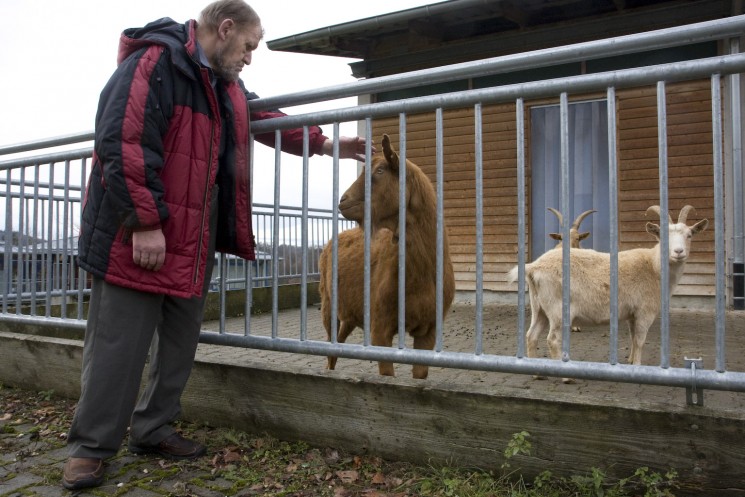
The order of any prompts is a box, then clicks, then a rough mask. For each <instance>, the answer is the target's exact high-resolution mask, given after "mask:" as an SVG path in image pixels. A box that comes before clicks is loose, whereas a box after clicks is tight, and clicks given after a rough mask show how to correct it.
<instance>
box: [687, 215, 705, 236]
mask: <svg viewBox="0 0 745 497" xmlns="http://www.w3.org/2000/svg"><path fill="white" fill-rule="evenodd" d="M708 226H709V220H708V219H702V220H701V221H699V222H697V223H696V224H694V225H693V226H691V233H693V234H694V235H695V234H696V233H699V232H701V231H704V230H705V229H706V228H707V227H708Z"/></svg>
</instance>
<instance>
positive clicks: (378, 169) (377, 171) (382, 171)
mask: <svg viewBox="0 0 745 497" xmlns="http://www.w3.org/2000/svg"><path fill="white" fill-rule="evenodd" d="M384 172H385V168H382V167H379V168H377V169H376V170H375V174H383V173H384Z"/></svg>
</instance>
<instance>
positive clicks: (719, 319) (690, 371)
mask: <svg viewBox="0 0 745 497" xmlns="http://www.w3.org/2000/svg"><path fill="white" fill-rule="evenodd" d="M743 28H745V16H739V17H732V18H728V19H723V20H718V21H711V22H706V23H700V24H695V25H691V26H687V27H685V29H683V28H674V29H665V30H659V31H655V32H649V33H643V34H638V35H633V36H624V37H618V38H614V39H609V40H600V41H597V42H588V43H581V44H577V45H571V46H567V47H559V48H552V49H550V50H539V51H536V52H530V53H527V54H517V55H513V56H506V57H497V58H494V59H489V60H486V61H478V62H473V63H463V64H455V65H452V66H447V67H444V68H437V69H432V70H421V71H415V72H412V73H406V74H401V75H393V76H387V77H381V78H375V79H371V80H366V81H360V82H358V83H354V84H349V85H340V86H336V87H330V88H323V89H319V90H315V91H313V90H311V91H308V92H303V93H302V94H293V95H282V96H278V97H273V98H267V99H260V100H257V101H255V102H252V105H253V107H254V108H255V109H262V108H272V107H275V106H277V105H279V106H283V107H287V106H289V105H299V104H306V103H309V102H313V101H319V100H328V99H333V98H342V97H347V96H350V95H362V94H369V93H373V94H374V93H377V92H383V91H390V90H394V89H402V88H409V87H416V86H421V85H424V84H431V83H435V82H446V81H453V80H459V79H464V78H469V77H477V76H486V75H493V74H499V73H505V72H510V71H514V70H517V69H520V68H526V67H536V66H547V65H553V64H561V63H565V62H570V61H578V60H588V59H592V58H600V57H608V56H611V55H621V54H629V53H634V52H639V51H645V50H653V49H657V48H666V47H672V46H680V45H686V44H690V43H696V42H701V41H710V40H725V41H726V40H728V39H729V38H730V37H738V36H739V35H740V33H741V32H742V29H743ZM738 52H739V51H738V50H736V49H733V50H732V53H731V54H729V55H722V56H717V57H710V58H704V59H697V60H688V61H684V62H676V63H670V64H661V65H654V66H646V67H643V68H635V69H626V70H619V71H611V72H604V73H595V74H583V75H579V76H572V77H564V78H557V79H549V80H542V81H530V82H525V83H520V84H512V85H505V86H498V87H491V88H483V89H475V90H467V91H460V92H453V93H446V94H440V95H435V96H424V97H415V98H409V99H404V100H397V101H388V102H383V103H373V104H366V105H359V106H356V107H350V108H341V109H335V110H327V111H323V112H317V113H312V114H302V115H295V116H288V117H282V118H276V119H270V120H266V121H261V122H256V123H253V132H254V133H266V132H271V131H275V132H277V130H280V129H288V128H297V127H304V126H309V125H311V124H329V123H330V124H333V126H334V137H335V138H336V137H338V135H339V124H340V123H343V122H349V121H361V122H364V123H365V126H364V127H365V129H366V130H367V136H366V138H367V140H368V143H369V142H370V141H371V139H372V136H371V134H370V129H371V126H372V120H373V119H378V118H388V117H392V116H398V117H399V136H400V156H401V161H402V162H403V161H404V160H405V157H406V118H407V116H409V115H413V114H417V113H423V112H435V113H436V131H435V135H436V136H435V138H436V151H435V154H436V167H437V173H436V174H437V187H438V189H437V194H438V198H437V200H438V235H437V244H438V250H439V251H440V252H439V257H438V264H437V266H438V267H437V274H436V278H437V282H438V288H441V287H442V286H441V285H442V278H443V274H442V266H441V262H442V252H441V245H442V239H443V222H442V221H443V214H442V205H443V190H442V179H443V174H444V164H443V157H442V147H443V138H442V136H443V126H444V124H443V118H442V116H443V111H444V110H446V109H455V108H458V109H463V108H470V109H472V110H473V112H474V115H475V116H476V117H475V122H474V129H475V130H476V131H475V136H474V141H475V150H476V180H475V191H476V192H479V193H478V194H477V195H476V199H475V205H476V212H477V215H476V225H477V238H476V239H477V243H476V245H477V246H476V268H475V273H476V286H475V288H474V290H475V296H476V318H475V336H476V337H477V338H476V340H477V342H479V343H477V344H476V347H475V353H462V352H451V351H448V350H443V348H442V343H443V340H442V333H443V331H442V330H443V327H442V319H441V316H440V315H438V321H437V341H436V346H435V349H434V350H433V351H428V350H416V349H410V348H406V346H405V345H404V341H403V333H399V342H398V346H396V344H395V343H394V347H392V348H382V347H376V346H371V345H369V344H370V304H369V302H370V291H371V290H370V287H369V271H370V268H369V264H370V259H369V252H370V249H369V247H370V245H369V244H370V235H369V234H368V235H367V236H366V251H365V252H366V267H365V281H366V285H365V293H364V298H365V302H366V306H365V330H364V333H365V338H364V343H363V344H362V345H357V344H342V343H338V342H337V341H336V339H335V337H336V330H335V329H333V330H332V333H331V334H332V338H331V340H330V341H329V342H322V341H312V340H307V339H306V338H305V336H306V335H305V333H306V327H307V323H306V320H305V317H304V316H303V315H301V332H300V336H299V337H298V339H292V338H279V337H277V332H276V329H273V330H272V336H271V337H265V336H257V335H255V334H252V333H251V331H250V317H247V319H246V329H245V334H244V335H243V336H240V335H235V334H228V333H225V332H224V330H222V329H221V331H220V333H205V334H203V337H202V340H203V341H204V342H207V343H214V344H229V345H235V346H241V347H252V348H260V349H267V350H275V351H285V352H295V353H305V354H316V355H328V356H337V357H346V358H356V359H365V360H375V361H390V362H397V363H409V364H426V365H430V366H440V367H448V368H461V369H474V370H484V371H494V372H507V373H521V374H533V375H548V376H558V377H569V378H581V379H593V380H607V381H621V382H632V383H640V384H655V385H668V386H677V387H683V388H686V389H688V390H690V389H691V386H692V385H696V388H706V389H716V390H732V391H740V392H743V391H745V372H741V371H728V370H727V368H726V366H725V364H724V359H723V358H724V350H725V349H724V336H725V329H724V323H725V316H724V314H725V301H724V298H725V277H726V274H725V269H724V265H723V261H725V259H726V256H725V251H724V223H723V211H724V205H723V200H722V199H723V196H722V195H720V194H717V193H715V197H716V198H715V199H714V210H715V216H714V232H715V244H716V248H715V252H716V253H715V258H716V262H717V263H716V275H715V287H716V303H715V319H716V326H715V337H714V340H715V342H716V357H717V359H716V367H715V369H714V370H701V369H697V365H696V362H695V361H689V363H687V364H686V366H685V367H678V368H676V367H671V365H670V360H669V330H668V327H669V322H668V313H669V304H668V303H669V299H670V295H669V291H668V289H667V286H666V285H661V287H662V290H661V295H660V298H661V300H662V302H663V305H662V311H661V316H660V327H661V336H662V346H661V350H662V359H661V364H660V366H635V365H626V364H619V363H618V360H617V353H616V352H615V349H616V348H617V341H618V304H617V302H618V287H617V285H618V282H617V271H618V267H617V262H615V261H617V257H618V233H617V232H616V231H615V226H616V225H617V221H618V206H617V198H616V197H613V198H612V199H611V201H610V206H611V207H610V209H611V226H613V228H612V231H611V259H612V260H613V261H614V264H613V265H612V266H611V267H612V271H613V275H612V278H611V283H612V286H613V288H612V291H611V315H612V316H613V319H612V322H611V324H610V330H611V333H610V346H611V348H612V349H614V351H613V352H611V354H610V357H611V359H610V360H609V361H608V362H607V363H600V362H586V361H577V360H568V354H566V353H565V354H564V355H565V358H566V360H559V361H556V360H549V359H540V358H530V359H529V358H527V357H526V356H525V328H526V326H525V325H526V323H525V318H524V310H525V307H526V302H525V286H524V282H523V274H524V267H525V263H526V261H525V254H526V236H525V233H526V212H525V205H526V204H525V200H526V197H525V195H526V193H525V185H526V181H525V174H526V168H525V164H526V151H525V148H524V141H525V140H524V135H523V130H524V125H525V117H524V109H525V101H526V100H528V99H540V98H547V97H552V98H557V97H558V98H559V99H560V102H561V108H562V111H561V112H562V115H563V116H565V115H566V107H567V101H568V98H567V96H568V94H569V93H570V92H571V93H572V94H574V95H577V94H584V93H592V94H597V93H598V92H604V93H606V95H607V101H608V102H615V101H616V98H615V92H616V90H617V89H621V88H630V87H639V86H650V85H651V86H656V88H657V92H658V114H659V119H658V123H659V126H660V128H659V129H660V133H659V136H660V137H661V138H660V140H661V142H660V146H661V149H662V150H663V153H662V154H661V155H660V161H659V169H660V178H661V182H660V185H659V192H660V206H661V211H662V212H667V211H668V198H667V195H668V185H667V173H666V171H667V157H666V156H665V154H664V150H665V146H666V144H665V142H664V138H663V137H664V136H665V135H666V132H667V128H666V126H667V124H666V121H665V118H664V112H665V97H666V85H667V84H669V83H672V82H678V81H687V80H693V79H702V78H706V79H710V81H711V99H712V136H713V139H712V149H713V157H712V161H713V164H714V167H713V173H714V185H715V192H721V191H722V190H723V188H724V185H723V174H722V160H723V156H724V154H723V143H724V140H723V134H722V119H723V118H722V112H721V104H722V92H721V82H722V80H721V78H729V80H730V81H729V87H730V88H738V89H739V84H737V80H738V78H739V73H741V72H742V71H743V70H744V69H745V54H740V53H738ZM738 91H739V90H738ZM505 102H512V103H515V104H516V108H517V114H516V116H515V122H516V129H517V130H518V132H517V133H518V138H517V169H518V195H517V198H516V201H517V208H518V232H519V233H518V246H517V254H518V264H519V267H520V277H519V278H518V286H519V289H518V292H517V296H518V330H517V353H516V354H515V355H514V356H506V355H488V354H483V353H482V347H481V344H480V340H481V337H482V325H483V317H482V306H483V280H482V274H483V229H484V226H483V208H482V205H483V204H482V202H483V198H482V194H481V193H480V192H481V191H482V185H483V157H482V154H481V153H480V151H481V150H483V142H484V138H483V131H482V122H481V113H482V107H483V106H485V105H488V104H498V103H505ZM738 115H739V108H738V109H733V111H732V121H731V126H732V134H733V135H737V136H739V134H740V132H741V129H740V123H739V118H738V117H737V116H738ZM614 116H615V109H614V106H613V105H609V106H608V120H609V151H610V154H611V156H610V157H609V161H610V163H611V173H610V183H611V185H610V191H611V192H612V195H615V194H616V193H615V192H616V191H617V181H618V166H617V161H618V158H617V157H616V156H615V153H616V146H615V144H616V133H617V130H616V127H615V117H614ZM562 122H563V126H562V136H565V135H566V133H567V130H566V119H562ZM277 137H279V134H278V132H277ZM562 141H564V140H562ZM735 150H736V151H738V150H739V149H735ZM562 155H565V154H564V153H562ZM733 160H734V162H735V165H734V168H735V170H736V171H738V170H739V171H740V172H739V174H741V165H739V164H738V162H739V159H738V158H735V159H733ZM366 162H367V164H369V163H370V151H369V150H368V157H367V161H366ZM306 167H307V165H306ZM334 168H335V171H337V170H338V150H335V154H334ZM738 168H739V169H738ZM365 171H366V173H367V172H369V168H365ZM305 176H306V177H305V178H304V181H307V169H306V174H305ZM566 177H567V164H566V159H563V161H562V178H563V179H564V180H566ZM366 181H367V184H368V186H369V184H370V182H369V178H366ZM731 188H734V189H735V194H734V197H735V198H740V199H741V198H742V191H741V190H742V184H741V182H740V183H736V184H734V185H731ZM334 192H335V193H334V203H336V201H337V200H338V183H337V177H336V176H335V178H334ZM367 195H368V196H367V200H369V198H370V197H369V189H368V193H367ZM400 196H401V199H404V198H405V197H404V196H405V192H404V191H403V190H402V191H401V192H400ZM564 198H566V194H565V195H564ZM401 203H402V204H403V203H404V202H403V201H402V202H401ZM562 205H563V209H564V211H566V207H567V206H566V205H564V204H562ZM735 210H739V211H741V210H742V205H741V203H740V204H739V205H736V206H735ZM334 216H337V213H336V212H334ZM369 216H370V213H369V211H367V212H366V218H365V219H366V220H369V219H370V217H369ZM401 219H404V214H403V213H402V214H401ZM735 223H740V224H741V223H742V221H741V219H740V220H739V221H738V220H737V219H735ZM661 224H662V226H661V233H662V245H663V248H664V247H665V246H666V244H667V235H666V233H667V219H666V218H664V216H663V219H662V221H661ZM366 226H369V223H366ZM737 229H738V228H736V230H737ZM739 229H740V230H741V228H739ZM399 230H402V231H404V230H403V229H402V225H401V223H400V225H399ZM563 230H564V232H563V237H564V239H565V240H568V239H569V231H568V230H569V225H568V224H567V225H566V226H564V227H563ZM335 236H336V233H334V237H335ZM402 236H405V234H404V233H402ZM735 236H736V237H737V235H735ZM740 244H741V242H738V243H735V257H737V258H740V259H741V258H742V253H741V250H740V249H739V248H738V247H739V245H740ZM401 251H402V253H403V248H402V249H401ZM334 257H335V259H334V266H335V267H336V265H337V264H336V257H337V252H336V251H335V252H334ZM400 260H401V262H402V263H404V264H405V258H404V257H400ZM401 265H402V264H401V263H400V264H399V274H402V273H401ZM564 265H565V267H564V271H563V273H564V274H568V272H569V271H568V257H564ZM668 271H669V270H668V268H667V267H666V265H663V269H662V278H663V281H667V278H668V277H669V275H668ZM399 285H400V287H399V313H398V315H399V323H398V326H399V330H400V331H402V330H404V329H405V323H404V316H405V312H404V309H405V305H406V304H405V302H403V300H404V299H403V298H402V296H403V295H405V290H404V285H405V282H404V281H403V278H399ZM564 285H566V287H568V285H569V281H568V278H566V279H565V281H564ZM564 295H568V292H566V291H565V292H564ZM438 298H439V297H438ZM438 304H439V302H438ZM565 304H566V305H565V309H566V311H565V312H567V311H568V309H569V305H570V303H569V302H565ZM301 305H304V304H301ZM439 308H440V307H439V305H438V309H439ZM332 315H333V312H332ZM273 317H274V319H273V322H274V323H275V326H276V323H277V319H276V309H275V315H274V316H273ZM332 321H334V320H332ZM567 321H568V320H566V319H565V320H564V323H563V330H562V331H563V333H562V336H563V349H564V351H567V350H568V349H569V346H570V335H569V333H568V331H569V323H568V322H567ZM333 325H334V323H332V328H333Z"/></svg>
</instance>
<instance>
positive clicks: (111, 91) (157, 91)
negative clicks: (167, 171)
mask: <svg viewBox="0 0 745 497" xmlns="http://www.w3.org/2000/svg"><path fill="white" fill-rule="evenodd" d="M167 57H168V56H167V54H165V55H164V49H163V48H162V47H159V46H150V47H148V48H143V49H141V50H139V51H137V52H135V53H133V54H132V55H130V56H129V57H128V58H127V59H126V60H124V61H123V62H122V63H121V64H120V65H119V66H118V67H117V69H116V71H115V72H114V74H113V76H112V77H111V79H110V80H109V82H108V83H107V84H106V87H105V88H104V90H103V91H102V92H101V98H100V100H99V105H98V112H97V114H96V130H95V150H96V155H97V156H98V158H99V163H100V165H101V167H102V170H103V177H104V183H105V188H106V195H107V198H108V200H109V201H110V202H111V204H112V206H113V208H114V209H115V211H116V213H117V215H118V217H119V222H120V223H121V225H122V226H124V227H125V228H128V229H130V230H133V231H137V230H145V229H151V228H157V227H158V226H160V225H161V223H162V221H164V220H165V219H166V218H167V217H168V208H167V207H166V204H165V203H164V202H163V196H164V187H163V183H162V182H161V180H160V177H159V174H158V173H159V171H160V170H161V168H162V167H163V162H164V157H163V141H162V136H163V134H164V133H165V130H166V128H167V123H168V115H170V114H171V112H172V99H171V101H170V102H169V96H170V95H172V93H171V92H170V91H169V90H167V89H168V88H170V87H171V85H170V72H169V71H167V70H165V69H164V65H165V64H167V62H168V61H167Z"/></svg>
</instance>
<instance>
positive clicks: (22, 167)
mask: <svg viewBox="0 0 745 497" xmlns="http://www.w3.org/2000/svg"><path fill="white" fill-rule="evenodd" d="M91 137H92V135H91V134H90V133H80V134H75V135H70V136H68V137H58V138H52V139H49V140H41V141H38V142H30V143H25V144H20V145H12V146H8V147H2V148H0V155H4V154H10V153H18V152H33V151H35V150H36V151H38V150H44V149H46V148H47V147H55V146H59V145H69V144H76V143H80V142H85V141H89V140H90V138H91ZM91 157H92V149H91V148H83V149H78V150H73V151H62V152H52V153H47V154H43V155H34V156H30V157H21V158H15V159H12V160H6V161H1V162H0V206H2V208H3V210H4V214H5V215H4V216H3V218H4V223H3V224H4V226H3V231H2V237H1V238H0V243H2V247H0V258H2V265H1V267H0V295H2V303H1V311H2V314H3V315H5V316H11V315H15V316H18V317H23V316H29V317H42V318H51V317H56V318H60V319H62V320H66V319H68V318H71V319H74V320H76V321H80V320H83V319H84V313H85V306H84V303H85V300H86V297H87V296H88V294H89V292H90V279H89V277H88V276H87V274H86V272H85V271H84V270H82V269H81V268H79V267H78V266H77V263H76V256H77V243H78V237H77V233H78V229H79V219H80V215H81V202H82V199H83V198H84V195H85V185H86V181H87V177H88V172H89V170H90V160H91ZM300 210H301V209H300V208H298V207H293V206H278V209H277V212H276V213H275V211H274V206H273V205H267V204H255V205H254V215H253V222H254V226H255V233H256V243H257V257H256V260H255V261H245V260H243V259H239V258H235V257H228V256H226V255H225V254H219V253H218V254H217V265H216V268H215V271H214V274H213V276H212V284H211V290H213V291H219V289H220V288H221V287H222V286H223V283H224V284H225V285H224V290H235V289H245V288H247V287H248V286H249V285H250V284H251V283H247V278H249V276H247V274H248V272H249V271H250V278H252V280H253V286H270V285H271V284H272V279H273V278H274V277H275V276H276V277H277V280H278V283H279V284H290V283H297V282H298V281H299V280H300V279H301V278H302V275H303V267H302V264H303V260H302V257H301V255H300V253H299V252H300V246H299V245H300V239H299V238H300V237H299V233H300V231H301V230H300V226H299V225H300V222H301V215H300V213H299V211H300ZM275 216H276V217H277V220H278V222H277V223H276V224H275V223H274V221H273V219H274V218H275ZM304 222H306V223H307V224H308V226H309V227H310V228H311V230H310V238H309V249H308V251H309V255H310V256H309V257H308V259H307V261H306V263H307V266H306V267H305V270H306V272H307V275H308V276H309V277H310V278H311V280H315V281H317V280H318V257H319V254H320V251H321V249H322V248H323V246H324V245H325V244H326V243H327V242H328V240H329V239H330V238H331V231H332V230H331V226H330V223H331V211H330V210H324V209H308V211H307V218H306V220H305V221H304ZM337 222H338V224H339V228H340V229H347V228H349V227H351V226H352V225H353V224H354V223H352V222H351V221H348V220H345V219H341V220H338V221H337ZM275 229H276V232H275ZM274 244H277V246H278V249H277V254H276V256H275V257H272V251H273V247H274ZM63 304H65V305H63ZM71 304H72V307H71ZM78 324H79V323H78Z"/></svg>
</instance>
